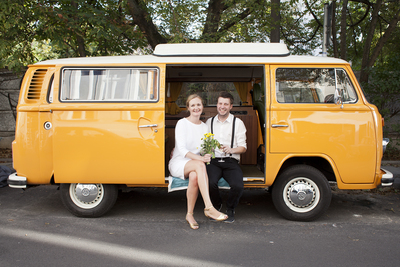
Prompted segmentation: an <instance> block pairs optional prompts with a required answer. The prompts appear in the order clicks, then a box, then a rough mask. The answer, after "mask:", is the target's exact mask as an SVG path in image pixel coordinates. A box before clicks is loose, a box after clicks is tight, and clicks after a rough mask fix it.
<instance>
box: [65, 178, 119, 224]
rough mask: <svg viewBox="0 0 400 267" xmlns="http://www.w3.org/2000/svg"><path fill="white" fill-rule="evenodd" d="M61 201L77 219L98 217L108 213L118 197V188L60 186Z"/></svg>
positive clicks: (80, 185) (92, 185)
mask: <svg viewBox="0 0 400 267" xmlns="http://www.w3.org/2000/svg"><path fill="white" fill-rule="evenodd" d="M60 191H61V201H62V202H63V204H64V206H65V207H66V208H67V210H68V211H69V212H71V213H72V214H74V215H75V216H78V217H92V218H94V217H100V216H102V215H104V214H105V213H106V212H107V211H109V210H110V209H111V208H112V207H113V206H114V204H115V201H116V200H117V197H118V188H117V186H116V185H110V184H61V185H60Z"/></svg>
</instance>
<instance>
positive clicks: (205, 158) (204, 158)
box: [203, 154, 211, 163]
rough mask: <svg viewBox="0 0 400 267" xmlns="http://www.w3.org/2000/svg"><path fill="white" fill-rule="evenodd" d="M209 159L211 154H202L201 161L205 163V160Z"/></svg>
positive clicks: (208, 160)
mask: <svg viewBox="0 0 400 267" xmlns="http://www.w3.org/2000/svg"><path fill="white" fill-rule="evenodd" d="M210 161H211V154H205V155H204V156H203V162H204V163H207V162H210Z"/></svg>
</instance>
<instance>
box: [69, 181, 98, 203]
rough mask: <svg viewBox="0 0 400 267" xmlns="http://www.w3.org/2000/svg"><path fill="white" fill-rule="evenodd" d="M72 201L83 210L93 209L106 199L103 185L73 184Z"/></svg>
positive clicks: (71, 188) (71, 189) (71, 190)
mask: <svg viewBox="0 0 400 267" xmlns="http://www.w3.org/2000/svg"><path fill="white" fill-rule="evenodd" d="M69 189H70V190H69V191H70V196H71V200H72V201H73V202H74V203H75V205H77V206H78V207H80V208H82V209H91V208H94V207H96V206H97V205H99V204H100V203H101V200H102V199H103V197H104V189H103V185H102V184H71V185H70V188H69Z"/></svg>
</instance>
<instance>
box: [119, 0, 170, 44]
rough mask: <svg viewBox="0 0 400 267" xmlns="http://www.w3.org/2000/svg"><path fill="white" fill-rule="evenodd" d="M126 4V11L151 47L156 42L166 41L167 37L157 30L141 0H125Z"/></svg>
mask: <svg viewBox="0 0 400 267" xmlns="http://www.w3.org/2000/svg"><path fill="white" fill-rule="evenodd" d="M127 4H128V12H129V14H131V16H132V18H133V21H134V22H135V24H137V25H138V26H139V28H140V30H141V31H142V33H143V34H144V35H145V36H146V39H147V41H148V42H149V45H150V46H151V47H152V48H153V49H154V48H155V47H156V45H158V44H161V43H167V39H165V38H164V37H163V36H162V35H161V34H160V33H159V32H158V30H157V27H156V26H155V25H154V23H153V21H152V19H151V16H150V14H149V13H148V12H147V10H146V5H145V3H144V2H143V1H142V0H127Z"/></svg>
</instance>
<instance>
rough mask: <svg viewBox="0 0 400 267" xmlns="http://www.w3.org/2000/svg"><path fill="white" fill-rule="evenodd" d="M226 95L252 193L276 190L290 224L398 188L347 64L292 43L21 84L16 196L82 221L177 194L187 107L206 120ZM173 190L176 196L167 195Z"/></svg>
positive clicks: (53, 66) (202, 47) (61, 73)
mask: <svg viewBox="0 0 400 267" xmlns="http://www.w3.org/2000/svg"><path fill="white" fill-rule="evenodd" d="M220 91H229V92H231V93H232V94H233V95H234V97H235V103H234V108H233V109H232V113H233V114H234V115H235V116H237V117H239V118H240V119H242V120H243V122H244V123H245V125H246V128H247V147H248V148H247V152H246V153H245V154H243V155H242V156H241V160H240V165H241V167H242V169H243V173H244V185H245V187H247V188H267V187H270V188H271V189H272V190H271V195H272V200H273V203H274V205H275V207H276V209H277V210H278V211H279V212H280V213H281V214H282V216H283V217H285V218H287V219H291V220H302V221H309V220H313V219H316V218H317V217H318V216H320V215H321V214H323V212H325V211H326V210H327V208H328V207H329V204H330V200H331V189H330V184H329V182H336V183H337V186H338V188H340V189H372V188H376V187H377V186H379V185H391V184H392V182H393V175H392V174H391V173H390V172H388V171H385V170H383V169H381V168H380V165H381V158H382V155H383V152H384V149H385V146H386V144H387V140H383V138H382V122H383V120H382V117H381V115H380V114H379V112H378V110H377V108H376V107H375V106H374V105H371V104H370V103H368V101H367V100H366V98H365V96H364V95H363V92H362V90H361V88H360V86H359V84H358V82H357V80H356V77H355V76H354V73H353V71H352V70H351V67H350V65H349V63H347V62H345V61H343V60H340V59H336V58H328V57H312V56H292V55H290V54H289V51H288V49H287V47H286V46H285V45H284V44H268V43H228V44H223V43H218V44H211V43H208V44H163V45H159V46H157V47H156V49H155V51H154V53H153V55H147V56H118V57H94V58H67V59H57V60H48V61H44V62H40V63H37V64H34V65H31V66H29V69H28V71H27V72H26V74H25V77H24V79H23V82H22V85H21V93H20V97H19V104H18V108H17V111H18V116H17V124H16V134H15V141H14V142H13V145H12V148H13V162H14V168H15V170H16V173H14V174H12V175H11V176H10V177H9V179H8V182H9V185H10V186H11V187H14V188H26V187H29V186H32V185H41V184H58V185H60V191H61V199H62V201H63V203H64V205H65V206H66V208H67V209H68V210H69V211H70V212H72V213H73V214H74V215H77V216H83V217H98V216H101V215H103V214H104V213H105V212H107V211H108V210H110V209H111V208H112V206H113V205H114V203H115V201H116V199H117V196H118V190H119V189H121V188H123V187H165V188H167V187H168V186H169V187H170V189H171V187H172V184H173V182H174V179H173V178H171V177H169V173H168V170H167V165H168V160H169V157H170V153H171V150H172V149H173V147H174V142H175V137H174V131H175V129H174V128H175V124H176V122H177V121H178V120H179V119H181V118H182V117H184V116H187V113H186V112H185V99H186V97H187V96H188V95H189V94H191V93H193V92H196V93H198V94H200V95H202V96H203V99H204V100H205V102H206V103H204V105H205V106H204V114H203V116H202V119H203V120H204V121H205V120H207V119H208V118H209V117H211V116H214V115H216V114H217V111H216V101H217V96H218V94H219V92H220ZM171 190H172V189H171Z"/></svg>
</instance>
